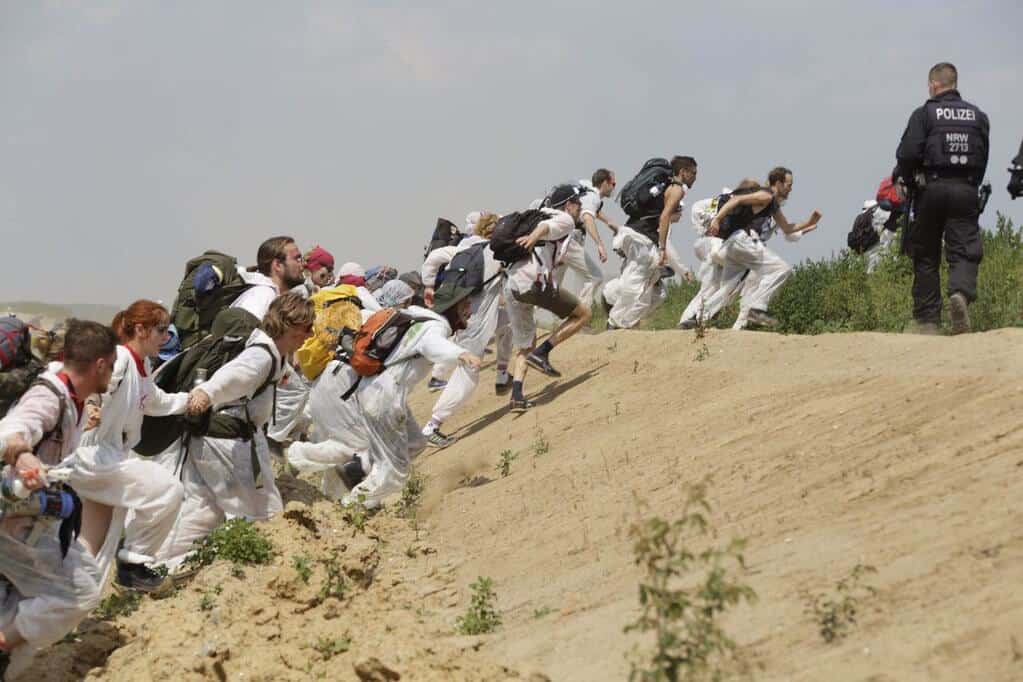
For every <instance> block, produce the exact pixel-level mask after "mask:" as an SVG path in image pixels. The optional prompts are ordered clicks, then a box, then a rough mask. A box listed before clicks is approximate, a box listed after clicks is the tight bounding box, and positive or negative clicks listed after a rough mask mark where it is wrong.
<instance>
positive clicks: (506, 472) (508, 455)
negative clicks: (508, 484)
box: [496, 450, 518, 478]
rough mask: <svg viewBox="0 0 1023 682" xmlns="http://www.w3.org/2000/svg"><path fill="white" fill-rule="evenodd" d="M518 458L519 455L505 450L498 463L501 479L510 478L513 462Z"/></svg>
mask: <svg viewBox="0 0 1023 682" xmlns="http://www.w3.org/2000/svg"><path fill="white" fill-rule="evenodd" d="M516 457H518V455H514V454H512V451H511V450H505V451H503V452H502V453H501V458H500V459H499V460H498V462H497V467H496V469H497V473H499V474H501V478H508V476H510V475H511V464H512V461H513V460H514V459H515V458H516Z"/></svg>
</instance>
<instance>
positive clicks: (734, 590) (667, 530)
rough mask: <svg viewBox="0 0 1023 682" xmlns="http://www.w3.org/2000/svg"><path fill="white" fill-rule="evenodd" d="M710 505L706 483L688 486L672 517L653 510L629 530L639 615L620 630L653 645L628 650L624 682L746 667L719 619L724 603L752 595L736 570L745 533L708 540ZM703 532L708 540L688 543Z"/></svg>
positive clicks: (696, 676) (713, 675)
mask: <svg viewBox="0 0 1023 682" xmlns="http://www.w3.org/2000/svg"><path fill="white" fill-rule="evenodd" d="M710 511H711V508H710V505H709V503H708V502H707V486H706V483H700V484H697V485H695V486H692V487H691V488H690V490H689V493H688V495H687V498H686V501H685V505H684V507H683V509H682V515H681V517H680V518H678V519H677V520H675V521H665V520H664V519H661V518H659V517H654V518H651V519H647V520H645V521H642V522H638V523H636V524H634V525H633V526H632V528H631V529H630V537H631V538H632V540H633V552H634V554H635V563H636V565H638V566H640V567H641V568H642V570H643V578H642V582H641V583H640V585H639V604H640V615H639V617H638V618H637V619H636V620H635V621H634V622H633V623H630V624H629V625H627V626H626V628H625V631H626V632H639V633H652V634H653V636H654V646H653V649H652V650H649V651H646V652H643V651H640V650H636V651H634V652H633V655H632V668H631V672H630V674H629V680H630V682H676V681H678V680H686V681H687V682H695V681H696V680H723V679H726V678H727V679H731V678H732V676H733V675H734V674H735V673H736V672H745V671H747V666H746V664H745V661H744V660H743V659H742V657H741V655H740V654H739V651H738V649H737V646H736V644H735V642H734V641H733V640H732V638H731V637H729V636H728V634H727V633H726V632H725V631H724V629H723V628H722V626H721V622H720V619H721V616H722V614H724V613H725V612H726V611H728V610H729V609H732V608H734V607H735V606H738V605H739V604H741V603H742V602H744V601H745V602H747V603H749V602H753V601H755V600H756V593H755V592H754V591H753V589H752V588H751V587H749V586H748V585H746V584H744V583H743V582H742V580H741V579H740V577H737V576H736V575H735V574H736V572H737V571H739V572H741V571H745V568H746V564H745V560H744V558H743V549H744V547H745V540H743V539H738V538H737V539H733V540H732V541H731V542H729V543H728V544H727V545H725V546H724V547H718V546H717V545H716V544H714V542H713V538H714V536H715V535H716V533H715V531H714V529H713V527H712V526H711V524H710V521H709V520H708V516H709V514H710ZM708 539H709V540H710V541H711V544H710V545H707V546H705V547H704V548H702V549H698V548H696V547H695V546H694V544H696V543H699V544H701V545H706V541H707V540H708Z"/></svg>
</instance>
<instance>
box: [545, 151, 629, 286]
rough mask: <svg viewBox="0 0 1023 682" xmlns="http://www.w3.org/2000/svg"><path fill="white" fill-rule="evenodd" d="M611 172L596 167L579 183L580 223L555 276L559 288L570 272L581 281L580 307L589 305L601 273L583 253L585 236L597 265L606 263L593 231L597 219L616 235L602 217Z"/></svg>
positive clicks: (612, 184)
mask: <svg viewBox="0 0 1023 682" xmlns="http://www.w3.org/2000/svg"><path fill="white" fill-rule="evenodd" d="M615 184H616V183H615V176H614V173H612V172H611V171H609V170H608V169H606V168H599V169H597V170H596V171H594V172H593V175H592V176H591V178H590V179H589V180H580V181H579V187H580V189H581V190H582V194H581V197H580V202H581V204H582V209H581V210H580V212H579V219H580V224H579V225H577V226H576V229H575V232H573V233H572V238H571V239H570V240H569V241H568V243H567V244H566V245H565V254H564V256H563V257H562V260H561V265H559V266H558V269H557V270H556V273H555V281H556V282H557V285H558V287H559V288H560V287H561V286H562V284H563V282H564V279H565V274H566V273H567V272H568V271H569V270H571V271H573V272H574V273H575V274H576V276H577V277H578V278H579V279H580V280H581V286H580V287H579V294H578V296H579V300H580V301H582V302H583V303H584V304H586V305H589V306H592V305H593V303H594V300H595V296H596V294H597V293H598V292H599V291H600V288H601V286H600V285H601V280H602V279H603V273H602V272H601V269H600V264H599V263H597V262H596V261H595V260H594V259H593V256H591V255H590V254H589V253H588V252H587V251H586V236H587V235H589V237H590V239H592V240H593V243H594V244H595V245H596V248H597V258H599V259H600V263H606V262H607V250H606V249H605V248H604V241H603V240H602V239H601V238H600V233H599V232H598V231H597V223H596V221H597V219H598V218H599V219H600V220H602V221H603V222H604V223H605V224H606V225H607V226H608V227H609V228H611V231H612V232H617V230H618V226H617V225H614V224H613V223H611V222H610V220H609V219H608V218H607V216H605V215H604V214H603V212H602V211H603V207H604V199H606V198H608V197H609V196H611V192H613V191H614V188H615Z"/></svg>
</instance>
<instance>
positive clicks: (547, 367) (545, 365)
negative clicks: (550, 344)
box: [526, 353, 561, 377]
mask: <svg viewBox="0 0 1023 682" xmlns="http://www.w3.org/2000/svg"><path fill="white" fill-rule="evenodd" d="M526 362H527V363H528V364H529V366H530V367H533V368H535V369H538V370H540V371H541V372H543V373H544V374H546V375H547V376H549V377H560V376H561V372H559V371H558V370H556V369H554V366H553V365H552V364H551V361H550V360H548V359H547V356H545V355H537V354H536V353H530V354H529V355H527V356H526Z"/></svg>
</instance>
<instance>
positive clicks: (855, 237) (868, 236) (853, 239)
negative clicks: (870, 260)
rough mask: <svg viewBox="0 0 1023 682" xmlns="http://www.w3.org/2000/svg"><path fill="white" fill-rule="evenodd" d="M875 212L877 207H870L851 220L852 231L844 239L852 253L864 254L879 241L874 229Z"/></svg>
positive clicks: (879, 237) (879, 238)
mask: <svg viewBox="0 0 1023 682" xmlns="http://www.w3.org/2000/svg"><path fill="white" fill-rule="evenodd" d="M876 212H877V206H872V207H871V208H868V209H867V210H865V211H860V214H859V215H858V216H856V219H855V220H853V224H852V229H851V230H849V236H848V238H847V239H846V243H847V244H848V245H849V250H850V251H852V252H853V253H866V252H867V251H869V250H870V249H871V248H872V247H873V246H874V245H875V244H877V243H878V242H880V241H881V236H880V235H879V234H878V233H877V230H875V229H874V213H876Z"/></svg>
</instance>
